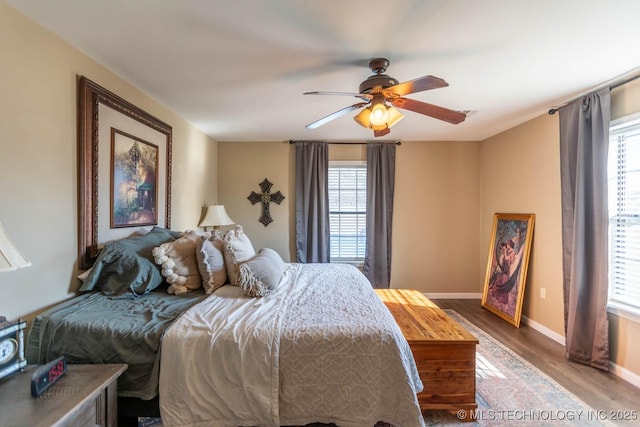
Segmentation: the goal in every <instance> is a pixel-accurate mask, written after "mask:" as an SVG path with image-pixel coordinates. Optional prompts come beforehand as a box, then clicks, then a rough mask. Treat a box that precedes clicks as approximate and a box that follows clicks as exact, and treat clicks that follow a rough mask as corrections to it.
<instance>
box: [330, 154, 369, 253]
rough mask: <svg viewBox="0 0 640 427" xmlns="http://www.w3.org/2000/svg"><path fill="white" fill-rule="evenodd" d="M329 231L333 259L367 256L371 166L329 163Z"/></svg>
mask: <svg viewBox="0 0 640 427" xmlns="http://www.w3.org/2000/svg"><path fill="white" fill-rule="evenodd" d="M328 179H329V187H328V191H329V230H330V231H329V234H330V256H331V261H341V262H349V261H351V262H360V261H363V260H364V256H365V245H366V240H367V235H366V220H367V167H366V165H365V164H361V163H334V162H330V163H329V177H328Z"/></svg>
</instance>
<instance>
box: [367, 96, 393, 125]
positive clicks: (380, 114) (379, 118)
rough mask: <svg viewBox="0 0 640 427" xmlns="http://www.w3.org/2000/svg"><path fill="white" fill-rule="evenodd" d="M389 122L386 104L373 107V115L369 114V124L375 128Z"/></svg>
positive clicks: (382, 103)
mask: <svg viewBox="0 0 640 427" xmlns="http://www.w3.org/2000/svg"><path fill="white" fill-rule="evenodd" d="M388 120H389V112H388V111H387V106H386V105H385V104H384V102H381V103H377V104H374V105H372V106H371V114H369V122H371V124H372V125H375V126H382V125H384V124H386V123H387V121H388Z"/></svg>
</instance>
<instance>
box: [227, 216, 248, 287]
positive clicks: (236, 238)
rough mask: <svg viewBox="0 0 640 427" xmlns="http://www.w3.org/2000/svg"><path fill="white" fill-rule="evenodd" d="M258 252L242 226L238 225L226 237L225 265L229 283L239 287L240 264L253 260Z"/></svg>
mask: <svg viewBox="0 0 640 427" xmlns="http://www.w3.org/2000/svg"><path fill="white" fill-rule="evenodd" d="M255 255H256V250H255V249H254V248H253V245H252V244H251V240H249V237H248V236H247V235H246V234H245V233H244V231H243V229H242V226H241V225H236V226H235V228H234V229H233V230H229V231H227V233H226V234H225V235H224V264H225V266H226V268H227V276H228V278H229V283H231V284H232V285H237V284H238V283H237V280H236V277H237V275H238V264H239V263H241V262H243V261H247V260H248V259H251V258H253V257H254V256H255Z"/></svg>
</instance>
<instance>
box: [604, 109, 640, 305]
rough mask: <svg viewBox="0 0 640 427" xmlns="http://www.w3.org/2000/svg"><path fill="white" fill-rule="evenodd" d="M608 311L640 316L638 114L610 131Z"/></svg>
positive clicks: (639, 145) (639, 135)
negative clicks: (619, 311)
mask: <svg viewBox="0 0 640 427" xmlns="http://www.w3.org/2000/svg"><path fill="white" fill-rule="evenodd" d="M608 181H609V301H608V305H609V308H610V309H612V310H611V311H615V312H618V310H621V311H622V312H623V313H628V314H631V315H632V316H633V317H635V316H636V315H638V316H640V114H639V115H634V116H632V117H627V118H624V119H620V120H616V121H614V122H612V123H611V127H610V130H609V164H608Z"/></svg>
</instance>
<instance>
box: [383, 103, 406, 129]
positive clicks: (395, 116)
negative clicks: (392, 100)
mask: <svg viewBox="0 0 640 427" xmlns="http://www.w3.org/2000/svg"><path fill="white" fill-rule="evenodd" d="M387 114H388V116H389V118H388V119H387V126H389V127H391V126H393V125H395V124H396V123H398V122H399V121H400V120H402V119H404V114H402V113H401V112H400V111H399V110H397V109H395V108H393V107H389V108H387Z"/></svg>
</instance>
